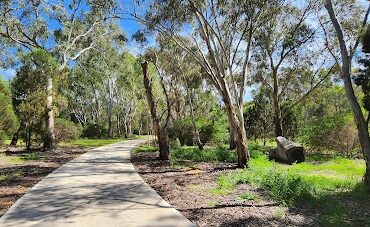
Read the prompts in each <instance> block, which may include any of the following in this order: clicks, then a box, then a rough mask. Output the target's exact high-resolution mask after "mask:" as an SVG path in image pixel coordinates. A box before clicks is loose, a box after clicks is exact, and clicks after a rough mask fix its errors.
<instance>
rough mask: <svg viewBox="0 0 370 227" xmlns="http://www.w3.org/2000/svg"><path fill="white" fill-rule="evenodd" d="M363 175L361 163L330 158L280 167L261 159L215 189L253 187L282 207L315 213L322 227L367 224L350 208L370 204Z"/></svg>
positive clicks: (223, 178) (369, 219) (221, 180)
mask: <svg viewBox="0 0 370 227" xmlns="http://www.w3.org/2000/svg"><path fill="white" fill-rule="evenodd" d="M364 173H365V165H364V161H363V160H350V159H345V158H333V159H331V160H328V161H325V162H321V163H317V162H305V163H300V164H294V165H283V164H279V163H276V162H272V161H269V160H268V159H267V157H266V156H260V157H257V158H253V159H252V160H251V162H250V168H246V169H244V170H239V171H234V172H232V173H229V174H227V175H223V176H221V177H219V179H218V186H217V187H216V188H215V189H214V190H218V191H221V192H222V191H224V192H225V191H226V192H227V191H232V190H233V189H235V188H236V186H237V185H238V184H244V183H247V184H252V185H255V186H256V187H258V188H260V189H262V190H263V191H265V192H266V194H267V195H268V196H269V197H270V198H271V199H273V200H274V201H276V202H277V203H279V204H281V205H284V206H288V207H291V206H294V205H297V204H301V205H303V206H304V207H306V208H310V209H312V210H315V211H316V212H317V214H318V222H319V223H320V224H321V225H323V226H346V225H348V224H349V223H351V221H349V220H361V225H368V224H370V217H360V215H359V214H358V212H356V211H355V210H356V209H353V207H352V206H349V204H352V205H353V204H355V205H356V206H361V204H363V205H366V204H367V203H366V202H365V201H370V194H369V193H368V192H367V191H366V190H365V189H364V188H363V187H362V186H361V180H362V176H363V174H364Z"/></svg>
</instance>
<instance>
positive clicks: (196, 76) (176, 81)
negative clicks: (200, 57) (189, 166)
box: [155, 35, 203, 150]
mask: <svg viewBox="0 0 370 227" xmlns="http://www.w3.org/2000/svg"><path fill="white" fill-rule="evenodd" d="M157 42H158V45H159V47H158V52H157V55H156V61H155V66H156V69H157V71H158V73H159V75H160V78H161V80H160V82H161V84H162V86H165V87H167V88H165V89H164V90H166V92H164V93H165V94H166V98H167V100H168V103H169V105H170V106H172V105H173V106H174V108H173V110H174V111H173V112H175V113H173V114H172V115H171V118H172V119H173V121H176V120H180V119H179V118H183V117H185V116H186V114H187V113H186V112H187V108H186V106H189V115H190V118H191V122H192V128H193V132H194V133H193V134H194V136H193V139H194V141H195V143H196V144H197V146H198V148H199V149H200V150H202V149H203V143H202V141H201V139H200V133H199V129H198V127H197V124H196V119H195V118H196V116H195V115H196V113H195V110H194V108H195V107H194V103H193V102H194V101H193V99H194V96H195V94H194V93H195V90H196V88H199V87H200V85H201V82H202V79H201V68H200V67H199V65H198V64H197V63H196V62H195V61H194V60H193V59H192V57H191V56H190V55H189V54H188V53H187V52H186V51H185V50H183V49H182V48H181V47H179V46H178V45H177V44H176V43H175V42H174V41H173V40H172V39H171V38H170V37H166V36H163V35H162V36H158V37H157ZM170 109H171V108H170Z"/></svg>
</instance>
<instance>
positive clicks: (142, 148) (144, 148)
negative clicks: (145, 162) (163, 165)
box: [133, 144, 158, 153]
mask: <svg viewBox="0 0 370 227" xmlns="http://www.w3.org/2000/svg"><path fill="white" fill-rule="evenodd" d="M156 151H158V147H154V146H151V145H148V144H146V145H142V146H139V147H137V148H135V149H134V150H133V152H134V153H143V152H156Z"/></svg>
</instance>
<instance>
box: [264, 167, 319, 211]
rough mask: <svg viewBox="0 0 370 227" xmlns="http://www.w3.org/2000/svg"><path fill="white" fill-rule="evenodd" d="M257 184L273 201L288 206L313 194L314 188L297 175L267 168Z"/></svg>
mask: <svg viewBox="0 0 370 227" xmlns="http://www.w3.org/2000/svg"><path fill="white" fill-rule="evenodd" d="M259 185H260V187H261V188H262V189H264V190H265V191H266V192H267V194H268V195H269V196H270V197H271V199H273V200H274V201H276V202H278V203H279V204H281V205H284V206H285V205H287V206H290V205H292V204H293V203H294V202H296V201H298V200H302V201H303V200H306V199H309V198H310V197H312V196H315V195H316V193H315V189H314V188H313V187H312V186H311V184H309V183H307V182H305V181H304V180H303V179H302V178H301V177H300V176H299V175H297V174H292V173H289V172H287V171H275V170H272V169H271V170H269V171H267V172H266V174H264V175H263V176H262V179H261V181H260V182H259Z"/></svg>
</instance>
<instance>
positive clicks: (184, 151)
mask: <svg viewBox="0 0 370 227" xmlns="http://www.w3.org/2000/svg"><path fill="white" fill-rule="evenodd" d="M171 158H172V159H175V160H176V159H177V160H190V161H195V162H208V161H215V162H235V160H236V154H235V152H230V151H226V150H224V149H221V148H204V149H203V150H199V149H198V148H197V147H184V148H179V149H173V150H172V151H171Z"/></svg>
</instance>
